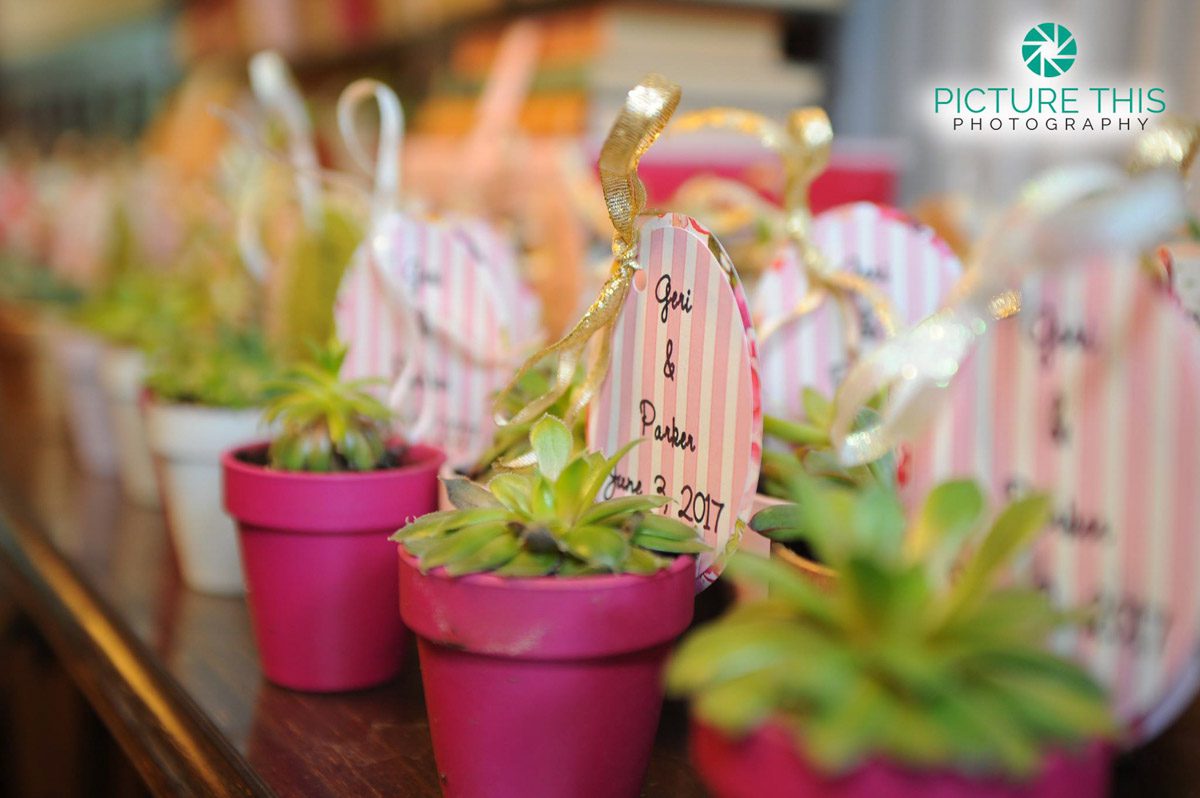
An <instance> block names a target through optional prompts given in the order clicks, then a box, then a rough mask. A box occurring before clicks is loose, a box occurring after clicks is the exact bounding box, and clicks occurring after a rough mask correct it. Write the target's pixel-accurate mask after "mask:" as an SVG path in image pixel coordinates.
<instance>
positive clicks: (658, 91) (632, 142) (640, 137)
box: [495, 75, 680, 468]
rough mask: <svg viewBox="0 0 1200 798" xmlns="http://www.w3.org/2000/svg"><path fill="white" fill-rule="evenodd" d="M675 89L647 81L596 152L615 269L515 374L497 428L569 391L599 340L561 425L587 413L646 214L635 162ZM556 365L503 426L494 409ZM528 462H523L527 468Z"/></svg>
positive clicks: (659, 128)
mask: <svg viewBox="0 0 1200 798" xmlns="http://www.w3.org/2000/svg"><path fill="white" fill-rule="evenodd" d="M679 96H680V89H679V86H677V85H675V84H674V83H672V82H670V81H669V80H667V79H666V78H664V77H661V76H659V75H647V76H646V77H645V78H643V79H642V81H641V83H639V84H638V85H637V86H635V87H634V88H633V89H632V90H631V91H630V92H629V94H628V95H627V96H626V98H625V106H624V108H622V109H621V112H620V114H619V115H618V116H617V119H616V121H615V122H614V123H613V126H612V129H611V130H610V131H609V133H608V138H607V139H605V141H604V147H603V148H602V149H601V150H600V163H599V166H600V185H601V187H602V188H603V190H604V203H605V205H607V206H608V216H609V218H610V219H611V220H612V226H613V242H612V250H613V263H612V269H611V271H610V273H609V277H608V280H607V281H606V282H605V283H604V286H603V287H602V288H601V289H600V294H599V295H598V296H597V297H596V299H595V300H594V301H593V302H592V304H591V306H590V307H588V309H587V312H585V313H584V314H583V317H582V318H580V320H579V321H578V322H576V324H575V326H574V327H573V328H572V329H571V331H570V332H568V333H567V334H566V335H564V336H563V337H562V338H561V339H559V340H558V341H557V342H556V343H554V344H551V345H550V346H548V347H546V348H544V349H542V350H541V351H540V352H537V353H535V354H534V355H533V356H532V357H530V358H529V359H528V360H526V361H525V363H524V365H522V366H521V368H520V369H518V370H517V373H516V374H515V375H514V376H513V378H512V380H511V381H510V382H509V384H508V386H507V387H505V389H504V390H503V391H501V392H500V393H499V394H498V395H497V398H496V405H495V407H496V423H498V424H500V425H504V424H525V423H528V422H530V421H533V420H534V419H536V418H538V417H539V416H540V415H541V414H542V413H543V412H545V410H546V408H548V407H550V405H552V404H554V403H555V402H556V401H558V399H559V398H560V397H561V396H562V395H563V394H564V393H566V392H567V390H568V389H570V387H571V382H572V380H573V378H574V375H575V370H576V367H577V366H578V365H579V362H580V360H581V359H582V357H583V354H584V352H585V350H586V349H587V345H588V342H589V341H590V340H591V339H592V337H593V336H594V335H596V333H600V339H599V342H598V345H597V346H596V347H594V348H593V350H592V355H591V359H590V361H589V364H588V369H587V374H586V375H585V377H584V381H583V384H582V385H581V386H579V387H578V388H577V389H576V391H575V394H574V396H573V397H572V399H571V403H570V407H569V409H568V411H567V413H566V418H565V419H564V420H565V421H566V422H567V423H568V424H570V423H571V422H572V421H574V419H575V418H576V417H577V416H578V415H579V412H580V411H581V410H583V408H585V407H587V405H588V403H589V402H590V401H591V399H592V397H593V396H594V395H595V393H596V391H597V390H599V388H600V385H601V383H603V382H604V378H605V376H606V375H607V374H608V365H609V354H610V351H611V347H612V333H613V323H614V322H615V321H616V318H617V315H618V314H619V313H620V312H621V307H622V306H623V305H624V304H625V297H626V296H627V295H628V293H629V285H630V283H631V282H632V281H633V273H634V271H635V270H636V269H637V268H638V265H637V251H638V230H637V227H636V223H637V218H638V214H639V213H641V211H642V209H643V208H644V207H645V206H646V187H645V185H643V184H642V181H641V178H639V177H638V173H637V167H638V161H639V160H640V159H641V157H642V155H644V154H645V152H646V150H648V149H649V148H650V145H651V144H653V143H654V141H655V140H656V139H657V138H658V137H659V135H661V134H662V132H663V129H664V128H665V127H666V125H667V120H669V119H670V118H671V114H673V113H674V112H675V108H676V107H677V106H678V105H679ZM551 357H555V358H557V359H558V361H557V367H556V369H555V379H554V383H553V385H551V387H550V389H549V390H548V391H546V392H545V393H543V394H542V395H541V396H539V397H537V398H536V399H534V400H533V401H531V402H529V403H528V404H527V405H525V407H524V408H522V409H521V410H520V411H519V412H517V413H516V414H515V415H514V416H513V417H512V418H508V419H506V418H503V414H502V412H501V410H500V408H501V407H502V406H503V400H504V398H505V397H506V396H508V395H509V394H511V393H512V391H514V390H515V389H516V386H517V383H519V382H520V381H521V378H522V377H524V376H525V375H526V374H528V373H529V371H530V370H532V369H533V368H535V367H537V366H538V365H539V364H541V363H542V362H544V361H545V360H547V359H548V358H551ZM526 461H527V462H526ZM532 464H533V460H532V457H531V456H530V455H526V456H525V457H522V458H518V460H517V461H513V462H510V463H505V464H504V465H505V466H506V467H509V468H521V467H524V466H527V465H532Z"/></svg>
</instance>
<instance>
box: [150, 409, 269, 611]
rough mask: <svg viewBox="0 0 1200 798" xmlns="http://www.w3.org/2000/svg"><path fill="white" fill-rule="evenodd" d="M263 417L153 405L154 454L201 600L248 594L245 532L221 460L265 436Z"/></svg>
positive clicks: (176, 536)
mask: <svg viewBox="0 0 1200 798" xmlns="http://www.w3.org/2000/svg"><path fill="white" fill-rule="evenodd" d="M261 415H262V412H261V411H260V410H258V409H254V408H251V409H247V410H231V409H228V408H223V407H205V406H203V405H193V404H180V403H174V402H164V401H161V400H157V399H155V398H153V397H150V398H149V399H148V400H147V402H146V432H147V434H148V436H149V439H150V449H151V451H152V452H153V453H154V457H155V460H156V466H157V470H158V475H159V484H160V487H161V489H162V504H163V507H164V508H165V509H166V512H167V521H168V527H169V528H170V531H171V540H172V542H173V544H174V546H175V553H176V556H178V558H179V570H180V572H181V573H182V574H183V580H184V582H186V583H187V586H188V587H190V588H192V589H193V590H198V591H200V592H201V593H214V594H218V595H240V594H241V593H244V592H245V590H246V588H245V582H244V581H243V579H242V565H241V559H240V557H239V555H238V536H237V528H236V527H235V525H234V523H233V519H232V518H230V517H229V515H228V514H227V513H226V512H225V510H224V508H223V507H222V506H221V454H222V453H223V452H225V450H227V449H231V448H233V447H234V446H237V445H239V444H244V443H248V442H250V441H253V440H256V439H258V438H259V437H260V436H261V435H262V430H261V428H260V423H259V419H260V417H261Z"/></svg>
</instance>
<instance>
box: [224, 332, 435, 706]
mask: <svg viewBox="0 0 1200 798" xmlns="http://www.w3.org/2000/svg"><path fill="white" fill-rule="evenodd" d="M345 355H346V350H345V348H344V347H340V346H335V347H331V348H329V349H328V350H326V351H323V352H320V353H318V354H317V355H316V356H315V358H314V359H313V361H312V362H302V363H300V364H298V365H296V366H294V367H293V368H292V369H291V370H290V371H289V373H288V374H287V375H286V376H285V377H284V378H283V379H282V380H281V381H280V382H279V383H278V385H276V386H275V388H274V391H273V393H272V395H271V397H270V398H269V400H268V404H267V408H266V412H265V414H264V421H265V422H266V423H267V424H268V425H271V426H274V427H276V428H277V429H278V434H277V435H275V437H274V439H273V440H272V441H270V442H269V443H258V444H254V445H250V446H245V447H242V448H238V449H234V450H231V451H228V452H226V453H225V454H224V455H223V456H222V458H221V465H222V469H223V472H224V480H225V507H226V509H227V510H228V511H229V513H230V515H232V516H233V517H234V519H236V521H237V525H238V535H239V540H240V543H241V553H242V564H243V567H244V569H245V575H246V587H247V592H248V599H249V603H250V614H251V619H252V621H253V624H254V632H255V638H256V640H257V641H258V647H259V655H260V657H261V659H262V668H263V673H264V674H265V675H266V677H267V678H268V679H270V680H271V681H272V682H275V683H276V684H279V685H282V686H284V687H290V688H292V689H295V690H305V691H312V692H333V691H340V690H353V689H358V688H363V687H369V686H371V685H375V684H379V683H382V682H384V681H387V680H388V679H390V678H392V677H393V676H395V674H396V673H397V672H398V671H399V669H400V664H401V657H402V655H403V651H404V628H403V626H402V625H401V623H400V614H399V612H398V611H397V608H396V591H397V589H398V588H397V576H396V561H395V557H396V554H395V552H394V551H393V550H392V546H391V544H389V543H388V535H389V534H390V533H391V532H393V531H395V530H396V528H397V527H399V526H401V525H402V524H404V523H405V521H406V520H408V519H409V518H412V517H414V516H420V515H424V514H425V513H428V512H430V511H432V510H433V509H434V508H435V507H436V506H437V471H438V468H439V466H441V464H442V462H443V461H444V460H445V456H444V455H443V454H442V453H441V452H440V451H438V450H437V449H434V448H431V447H428V446H421V445H417V444H405V443H403V442H401V441H400V440H398V439H397V438H395V437H393V435H392V424H393V418H392V413H391V411H389V410H388V409H387V408H386V407H385V406H384V405H383V404H381V403H380V402H379V401H378V400H377V399H376V398H375V397H374V396H372V394H371V393H370V381H368V380H356V381H342V380H341V379H340V378H339V376H338V374H339V371H340V369H341V366H342V361H343V360H344V359H345Z"/></svg>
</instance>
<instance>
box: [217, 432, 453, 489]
mask: <svg viewBox="0 0 1200 798" xmlns="http://www.w3.org/2000/svg"><path fill="white" fill-rule="evenodd" d="M270 445H271V442H270V441H268V440H259V441H255V442H253V443H246V444H243V445H241V446H235V447H234V448H232V449H227V450H226V451H225V452H223V453H222V454H221V465H222V466H225V465H228V467H229V470H230V471H232V472H234V473H238V474H254V475H256V476H261V475H263V474H269V475H270V476H271V478H273V479H279V480H285V481H288V480H295V481H303V482H316V481H326V480H331V481H334V482H348V481H359V480H361V481H369V480H379V481H387V480H388V478H389V477H390V478H392V479H394V478H396V477H397V476H401V475H405V474H412V473H414V472H418V471H424V470H426V469H428V468H429V467H430V466H431V465H433V470H434V472H435V473H436V472H437V470H438V468H440V467H441V464H442V463H444V462H445V460H446V455H445V453H444V452H442V450H441V449H438V448H437V447H436V446H428V445H426V444H424V443H410V444H405V443H404V441H403V440H402V439H400V438H389V439H388V441H387V445H388V448H392V447H395V446H406V452H405V461H404V463H403V464H402V465H398V466H393V467H392V468H376V469H374V470H372V471H282V470H280V469H277V468H271V467H270V466H265V465H259V464H258V463H251V462H247V461H246V460H244V459H242V457H241V455H243V454H245V453H247V452H254V451H263V450H265V449H266V448H267V447H269V446H270ZM412 452H418V453H420V456H419V457H413V456H412V454H411V453H412Z"/></svg>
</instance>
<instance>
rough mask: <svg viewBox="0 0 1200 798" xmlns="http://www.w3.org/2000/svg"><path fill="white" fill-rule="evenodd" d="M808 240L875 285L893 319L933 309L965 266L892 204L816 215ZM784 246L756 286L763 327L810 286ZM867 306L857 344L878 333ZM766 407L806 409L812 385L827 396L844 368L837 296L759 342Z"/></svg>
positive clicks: (912, 319)
mask: <svg viewBox="0 0 1200 798" xmlns="http://www.w3.org/2000/svg"><path fill="white" fill-rule="evenodd" d="M812 239H813V243H814V244H815V245H816V246H817V247H818V249H820V251H821V252H822V253H823V254H824V255H825V258H826V259H827V261H828V263H829V265H830V266H831V267H832V268H833V269H834V270H836V271H841V272H846V273H850V274H857V275H859V276H861V277H864V278H866V279H868V280H870V281H871V282H872V283H874V284H875V285H876V286H878V287H879V288H880V289H881V290H882V291H883V293H884V295H886V296H887V297H888V298H889V299H890V300H891V302H892V306H893V309H894V312H895V313H896V324H897V326H898V327H905V326H908V325H910V324H914V323H916V322H918V321H920V320H921V319H923V318H925V317H926V316H928V315H929V314H931V313H933V312H934V311H935V310H937V309H938V307H939V305H940V303H941V300H942V297H943V296H945V294H946V292H947V291H949V290H950V287H951V286H952V285H953V284H954V283H955V281H956V280H957V279H958V276H959V274H960V272H961V271H962V265H961V264H960V263H959V261H958V258H957V257H955V255H954V253H953V252H952V251H951V250H950V247H949V246H948V245H947V244H946V242H944V241H942V240H941V239H940V238H938V237H937V235H935V234H934V232H933V231H932V230H931V229H930V228H928V227H925V226H923V225H921V224H919V223H917V222H916V221H914V220H912V219H910V218H909V217H908V216H906V215H905V214H903V213H902V212H900V211H898V210H896V209H895V208H889V207H886V206H882V205H875V204H872V203H869V202H858V203H853V204H850V205H843V206H841V207H838V208H833V209H831V210H828V211H825V212H824V213H822V214H820V215H818V216H817V217H816V218H815V219H814V220H813V223H812ZM796 259H797V252H796V249H795V247H793V246H787V247H785V248H784V249H783V251H782V252H781V253H780V255H779V258H778V259H777V260H776V261H775V263H774V264H773V265H772V266H771V268H770V269H769V270H768V271H767V272H766V273H765V274H763V275H762V277H761V278H760V279H759V281H758V285H757V286H756V287H755V290H754V296H753V299H754V302H753V308H754V319H755V323H756V324H757V325H758V326H759V327H760V328H761V327H762V326H763V324H764V323H767V322H769V321H770V320H771V319H774V318H780V317H782V316H785V315H786V314H787V313H788V312H789V311H790V310H791V309H792V308H793V307H795V306H796V304H797V303H798V302H799V301H800V300H801V299H802V298H803V297H804V296H805V294H806V293H807V292H808V280H807V279H806V277H805V275H804V272H803V270H802V269H801V268H800V267H799V265H798V264H797V262H796ZM858 306H859V308H860V309H861V310H862V311H863V313H864V318H865V319H866V322H865V324H864V326H863V335H862V345H863V347H867V346H869V345H870V344H871V342H872V341H873V340H878V339H879V337H880V335H881V333H880V330H879V325H878V322H877V321H876V320H875V318H874V315H873V314H872V313H871V310H870V305H869V304H867V302H866V301H865V300H862V299H861V298H860V299H858ZM761 349H762V353H761V357H762V375H763V406H764V408H765V410H766V412H768V413H771V414H772V415H779V416H783V417H786V418H800V417H802V416H803V415H804V409H803V406H802V404H801V394H802V391H803V389H804V388H806V387H812V388H816V389H817V390H819V391H821V392H822V393H824V394H826V395H829V394H832V393H833V390H834V388H835V387H836V386H837V384H838V383H839V382H841V379H842V376H843V375H844V373H845V370H846V367H847V363H846V344H845V321H844V317H843V313H842V311H841V310H840V309H839V307H838V304H837V302H835V301H833V300H831V299H827V300H826V301H824V302H823V303H822V305H821V306H820V307H819V308H818V309H817V310H814V311H813V312H812V313H810V314H809V315H808V316H806V317H804V318H802V319H799V320H797V321H796V322H795V323H793V324H790V325H788V326H787V327H785V328H783V329H781V330H779V331H778V332H777V333H775V334H774V335H772V336H771V337H770V338H769V339H768V340H765V341H763V342H762V347H761Z"/></svg>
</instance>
